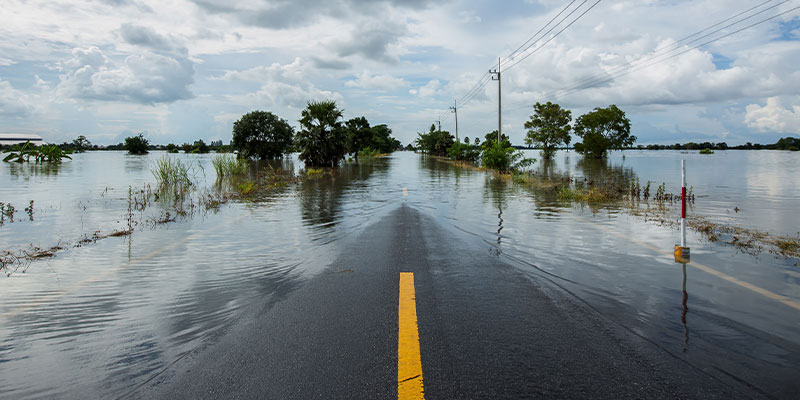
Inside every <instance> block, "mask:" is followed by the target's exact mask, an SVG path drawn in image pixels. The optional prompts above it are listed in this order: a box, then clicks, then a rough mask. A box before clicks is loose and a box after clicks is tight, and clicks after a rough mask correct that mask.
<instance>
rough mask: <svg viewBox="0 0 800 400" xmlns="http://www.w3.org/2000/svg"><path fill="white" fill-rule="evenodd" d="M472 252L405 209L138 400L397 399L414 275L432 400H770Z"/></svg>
mask: <svg viewBox="0 0 800 400" xmlns="http://www.w3.org/2000/svg"><path fill="white" fill-rule="evenodd" d="M469 243H470V242H469V241H468V240H463V238H462V237H460V236H459V235H458V234H457V233H454V232H450V231H448V230H447V229H446V228H444V227H442V226H439V225H438V223H437V222H436V221H435V220H433V219H430V218H428V217H426V216H424V215H423V214H421V213H419V212H418V211H416V210H414V209H413V208H411V207H408V206H405V205H403V206H400V207H399V208H397V209H396V210H394V211H392V212H391V213H390V214H388V215H387V216H386V217H385V218H383V219H382V220H380V221H379V222H378V223H375V224H374V225H372V226H370V227H368V228H366V229H365V230H364V232H363V233H362V234H361V235H360V236H359V237H358V238H353V239H351V240H350V241H349V243H348V245H347V246H348V247H347V250H346V251H344V252H343V253H342V255H341V256H339V257H338V259H336V260H331V261H332V262H331V264H330V265H329V266H328V267H327V269H326V270H325V272H323V273H321V274H319V275H317V276H316V277H314V278H312V279H310V280H309V281H307V282H305V283H304V284H303V285H302V286H301V287H300V288H298V289H297V290H294V291H292V292H290V293H289V294H287V295H285V296H284V297H282V298H270V299H266V300H265V302H264V304H258V305H254V306H253V307H251V309H250V310H249V311H247V312H245V313H243V316H242V318H241V319H240V321H239V322H238V323H237V324H236V325H235V326H234V327H233V328H231V329H230V330H229V331H228V332H227V333H226V334H225V335H224V336H222V337H221V338H220V339H219V340H218V341H217V342H216V343H214V344H212V345H209V346H208V347H206V348H204V349H198V350H197V351H196V352H194V353H193V354H191V355H190V356H188V357H185V358H183V359H181V360H180V361H179V362H177V363H176V364H174V365H173V366H171V367H170V368H169V369H168V370H167V371H166V372H165V373H163V374H161V375H160V376H159V377H158V378H157V379H154V380H152V381H151V382H149V383H148V384H147V385H146V386H145V387H142V388H140V389H139V390H138V391H136V392H134V393H132V394H131V396H130V397H134V398H139V397H144V398H170V399H177V398H190V399H197V398H240V399H242V398H259V399H263V398H266V399H338V398H342V399H396V398H398V384H399V381H400V380H402V379H401V378H400V377H398V368H401V367H399V366H398V353H402V352H403V351H404V350H403V346H406V345H408V343H406V344H403V340H401V341H400V344H398V343H399V342H398V339H399V338H398V331H399V329H400V327H399V325H403V324H404V322H403V318H402V316H400V315H399V311H398V310H399V309H400V308H402V307H400V308H399V307H398V305H399V302H400V301H401V299H402V298H403V295H402V293H401V285H400V276H401V273H403V272H410V273H413V289H414V292H415V293H413V295H412V296H411V297H409V298H411V299H412V305H415V307H416V318H417V321H416V322H417V325H416V326H417V327H418V331H417V332H416V333H417V334H418V338H419V341H418V354H419V358H420V359H421V367H422V374H421V376H419V377H418V378H417V377H413V378H415V379H416V380H418V381H419V382H421V385H422V387H423V390H424V397H425V398H428V399H471V398H475V399H498V398H613V399H619V398H703V399H707V398H760V397H762V396H761V394H759V393H758V392H756V391H752V390H751V389H750V388H749V387H748V386H747V385H746V384H743V383H738V382H736V381H734V380H730V381H725V380H721V379H720V378H718V377H713V376H711V375H709V374H707V373H706V372H704V371H702V370H700V369H698V368H695V367H694V366H692V365H690V364H688V363H686V362H684V361H682V360H680V359H678V358H676V357H673V356H672V355H670V354H669V353H667V352H665V351H663V350H661V349H660V348H658V347H657V346H655V345H653V344H652V343H650V342H648V341H647V340H645V339H642V338H641V337H639V336H637V335H634V334H633V333H632V332H630V331H629V330H626V329H625V328H624V327H621V326H619V325H617V324H615V323H613V322H611V321H608V320H606V319H605V318H604V317H602V316H601V315H599V314H598V313H596V312H594V311H593V310H592V309H591V308H590V307H588V306H587V305H585V304H584V303H583V302H581V301H580V300H579V299H577V298H575V297H574V296H572V295H571V294H570V293H568V292H566V291H564V290H562V289H560V288H558V287H556V286H554V285H553V284H552V283H549V282H546V281H539V280H537V279H536V278H535V277H531V276H530V275H527V274H524V273H522V272H520V271H519V270H518V269H516V268H514V267H512V266H509V265H507V264H504V263H503V262H502V261H501V260H500V259H499V257H498V256H497V254H496V253H494V252H492V251H490V250H487V248H488V246H474V245H470V244H469ZM407 297H408V296H407ZM412 310H413V308H412ZM398 319H400V322H398ZM406 323H408V322H407V321H406ZM408 326H412V325H408ZM406 342H408V341H406ZM412 353H413V352H412ZM410 378H411V377H410ZM400 398H404V397H403V395H402V394H401V396H400Z"/></svg>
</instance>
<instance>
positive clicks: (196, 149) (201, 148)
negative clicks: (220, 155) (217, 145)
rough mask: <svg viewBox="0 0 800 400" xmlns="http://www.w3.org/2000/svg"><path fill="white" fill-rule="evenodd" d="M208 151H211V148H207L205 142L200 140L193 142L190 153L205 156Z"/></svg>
mask: <svg viewBox="0 0 800 400" xmlns="http://www.w3.org/2000/svg"><path fill="white" fill-rule="evenodd" d="M209 151H211V148H210V147H208V145H207V144H206V142H204V141H203V139H200V140H196V141H195V142H194V144H193V145H192V149H191V151H190V152H191V153H194V154H206V153H208V152H209ZM187 153H188V152H187Z"/></svg>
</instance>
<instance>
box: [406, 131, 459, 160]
mask: <svg viewBox="0 0 800 400" xmlns="http://www.w3.org/2000/svg"><path fill="white" fill-rule="evenodd" d="M454 142H455V138H454V137H453V135H451V134H450V132H447V131H441V130H437V129H436V125H431V129H430V130H429V131H428V132H427V133H417V139H416V140H415V143H416V145H417V148H418V149H420V150H421V151H422V152H424V153H428V154H432V155H436V156H446V155H447V149H449V148H450V147H451V146H453V143H454Z"/></svg>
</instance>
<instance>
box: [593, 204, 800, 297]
mask: <svg viewBox="0 0 800 400" xmlns="http://www.w3.org/2000/svg"><path fill="white" fill-rule="evenodd" d="M583 221H584V222H586V223H588V224H590V225H593V226H594V227H595V228H597V229H600V230H602V231H604V232H607V233H610V234H612V235H614V236H616V237H619V238H622V239H625V240H627V241H629V242H631V243H636V244H638V245H639V246H642V247H644V248H647V249H650V250H653V251H654V252H655V253H658V254H665V252H664V251H663V250H662V249H659V248H658V247H656V246H653V245H651V244H649V243H645V242H642V241H639V240H636V239H633V238H631V237H628V236H626V235H623V234H621V233H619V232H617V231H615V230H613V229H611V228H608V227H606V226H603V225H600V224H597V223H595V222H592V221H589V220H587V219H583ZM684 264H685V263H684ZM686 265H688V266H690V267H694V268H696V269H699V270H701V271H703V272H705V273H707V274H709V275H714V276H716V277H717V278H720V279H722V280H725V281H728V282H730V283H732V284H734V285H736V286H739V287H742V288H744V289H747V290H749V291H751V292H753V293H758V294H760V295H762V296H764V297H766V298H768V299H772V300H775V301H777V302H780V303H783V304H784V305H787V306H789V307H791V308H794V309H795V310H800V302H797V301H795V300H792V299H791V298H789V297H786V296H784V295H781V294H778V293H775V292H772V291H770V290H767V289H764V288H762V287H759V286H756V285H753V284H752V283H749V282H745V281H743V280H740V279H737V278H734V277H732V276H730V275H728V274H726V273H724V272H720V271H717V270H716V269H714V268H711V267H709V266H707V265H704V264H700V263H698V262H695V261H692V262H691V263H688V264H686Z"/></svg>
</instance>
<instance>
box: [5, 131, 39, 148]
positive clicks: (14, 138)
mask: <svg viewBox="0 0 800 400" xmlns="http://www.w3.org/2000/svg"><path fill="white" fill-rule="evenodd" d="M25 142H31V144H34V145H36V146H41V145H43V144H45V142H44V139H42V137H41V136H39V135H37V134H34V133H0V145H3V146H10V145H14V144H18V143H19V144H22V143H25Z"/></svg>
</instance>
